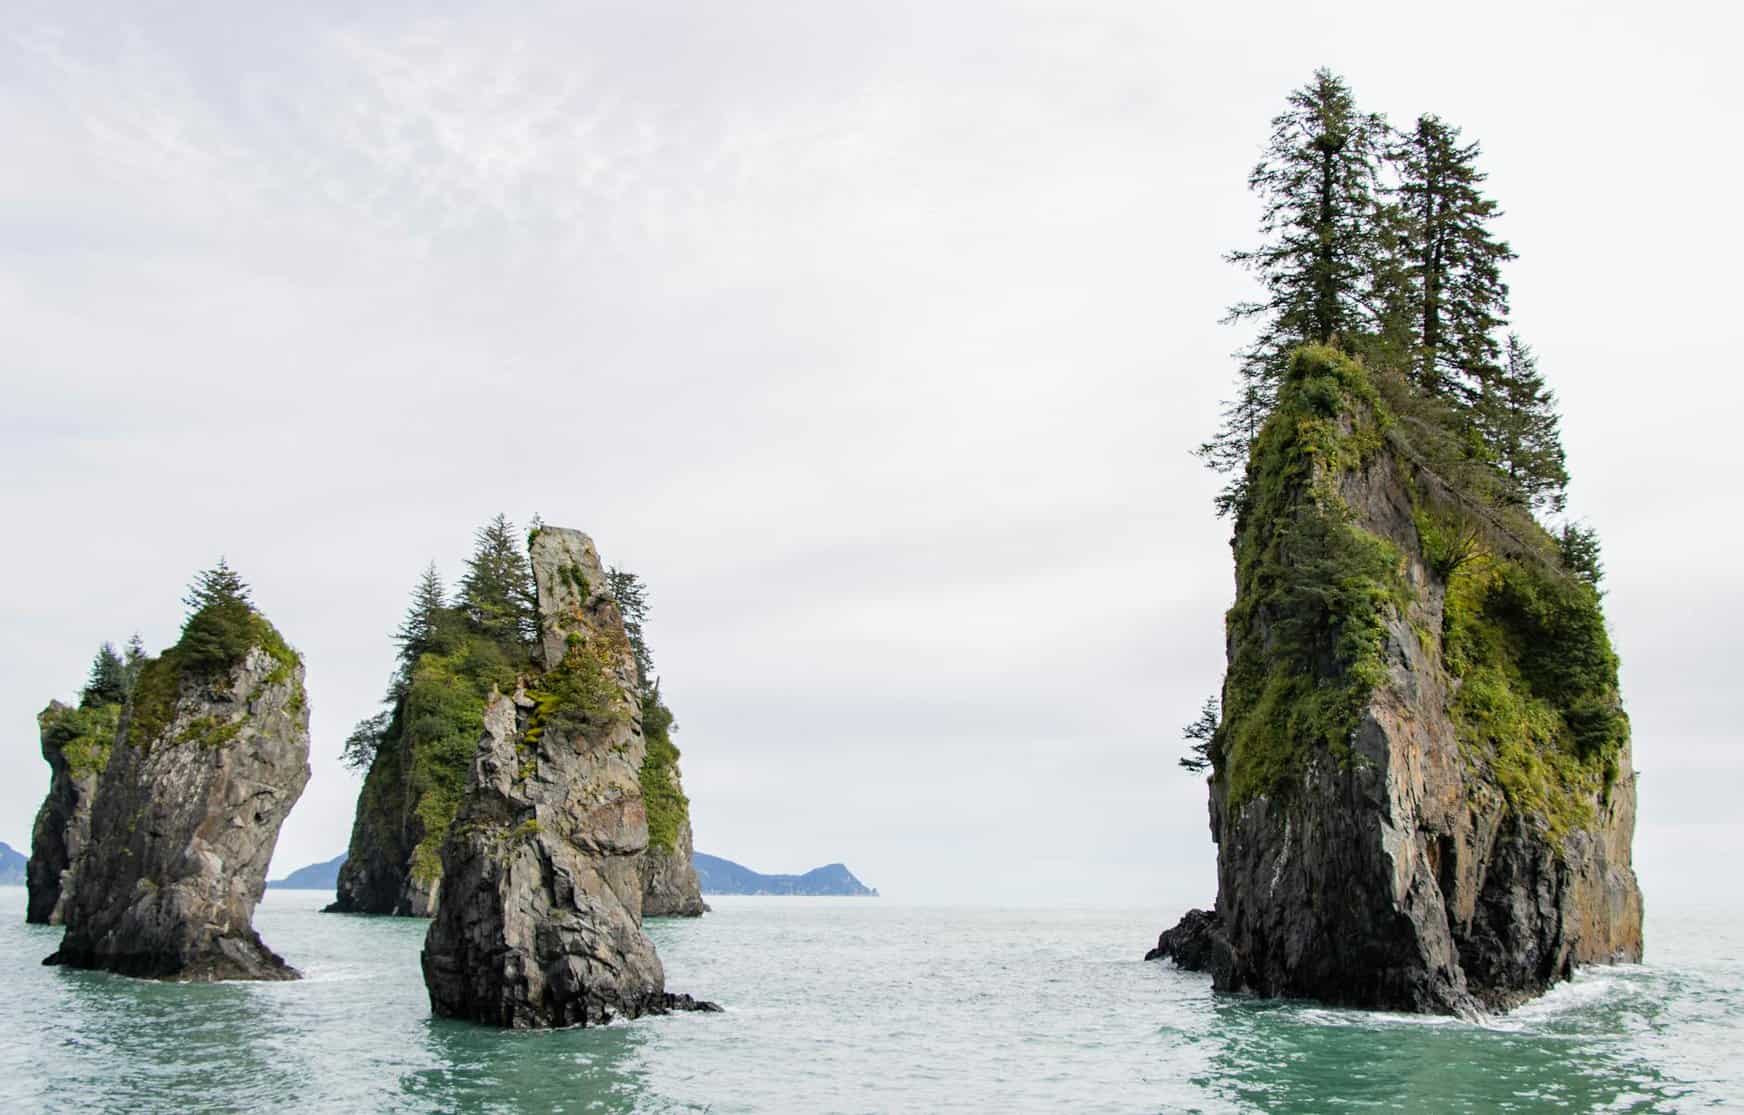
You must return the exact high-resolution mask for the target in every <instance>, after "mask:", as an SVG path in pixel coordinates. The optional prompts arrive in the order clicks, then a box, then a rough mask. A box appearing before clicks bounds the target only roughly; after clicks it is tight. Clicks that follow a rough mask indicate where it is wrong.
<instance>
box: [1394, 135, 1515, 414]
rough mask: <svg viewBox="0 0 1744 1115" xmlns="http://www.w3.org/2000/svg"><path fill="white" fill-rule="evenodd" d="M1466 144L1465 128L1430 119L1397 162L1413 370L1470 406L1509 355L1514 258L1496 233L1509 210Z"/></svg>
mask: <svg viewBox="0 0 1744 1115" xmlns="http://www.w3.org/2000/svg"><path fill="white" fill-rule="evenodd" d="M1459 138H1460V135H1459V129H1458V128H1456V127H1454V126H1453V125H1451V124H1448V123H1446V122H1445V121H1443V120H1441V119H1440V118H1439V117H1436V116H1433V115H1428V114H1425V115H1423V116H1420V117H1418V118H1417V125H1416V127H1415V128H1413V129H1412V130H1411V132H1410V133H1409V134H1408V135H1406V136H1404V137H1401V139H1400V141H1399V142H1397V143H1396V144H1395V145H1394V146H1393V148H1392V152H1391V155H1392V160H1393V164H1394V166H1395V167H1396V168H1397V169H1398V173H1399V186H1398V194H1399V205H1398V211H1399V214H1400V216H1401V217H1402V218H1403V234H1404V237H1405V239H1406V242H1407V244H1408V256H1409V259H1408V263H1407V266H1406V269H1405V274H1404V281H1405V286H1406V290H1407V297H1408V298H1409V302H1410V308H1411V311H1412V312H1411V316H1412V319H1413V321H1412V333H1413V340H1414V342H1415V348H1416V353H1415V357H1416V358H1415V359H1414V360H1413V362H1412V364H1413V367H1412V372H1413V375H1414V378H1415V379H1416V381H1417V383H1418V385H1419V387H1421V388H1422V389H1423V390H1424V391H1426V392H1427V393H1429V394H1431V395H1449V394H1453V395H1456V396H1463V398H1464V399H1465V400H1467V401H1470V400H1471V399H1472V398H1475V397H1476V396H1477V395H1478V394H1479V393H1480V392H1481V391H1482V390H1483V383H1484V381H1485V380H1486V379H1487V378H1488V377H1489V376H1491V375H1492V374H1493V373H1494V370H1495V369H1496V367H1497V364H1498V361H1499V359H1500V356H1501V352H1500V348H1499V346H1498V345H1497V343H1496V333H1497V331H1498V330H1500V329H1501V328H1502V326H1503V325H1505V324H1506V323H1507V319H1508V284H1507V283H1505V282H1503V281H1502V273H1501V268H1502V264H1503V263H1505V262H1507V261H1508V260H1511V259H1513V258H1514V252H1513V251H1512V249H1510V248H1509V247H1508V245H1507V243H1506V242H1504V241H1501V240H1498V239H1496V238H1495V237H1494V236H1493V235H1491V233H1490V230H1489V224H1490V222H1491V221H1492V220H1494V219H1495V218H1496V217H1497V216H1498V215H1499V214H1500V210H1499V209H1498V207H1497V205H1496V203H1495V202H1494V201H1493V200H1491V199H1490V198H1487V197H1485V196H1484V194H1483V193H1482V191H1481V190H1480V188H1479V187H1480V186H1482V184H1483V182H1484V179H1485V178H1486V175H1485V174H1484V173H1483V172H1482V171H1480V170H1478V168H1477V160H1478V156H1479V154H1480V149H1479V146H1478V144H1476V143H1475V142H1474V143H1467V144H1461V143H1460V141H1459Z"/></svg>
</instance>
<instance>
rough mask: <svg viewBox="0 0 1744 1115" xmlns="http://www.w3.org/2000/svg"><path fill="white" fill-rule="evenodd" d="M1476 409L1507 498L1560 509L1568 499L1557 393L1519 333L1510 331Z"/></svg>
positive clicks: (1534, 506) (1545, 508)
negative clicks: (1497, 368) (1502, 359)
mask: <svg viewBox="0 0 1744 1115" xmlns="http://www.w3.org/2000/svg"><path fill="white" fill-rule="evenodd" d="M1473 413H1474V417H1475V421H1476V424H1477V427H1478V429H1479V431H1480V432H1481V433H1482V435H1483V438H1484V441H1485V443H1486V444H1487V445H1488V446H1489V447H1490V449H1491V451H1492V452H1493V453H1494V454H1495V459H1496V467H1497V468H1498V469H1500V470H1501V473H1502V475H1503V476H1504V477H1505V478H1506V481H1507V483H1506V487H1505V491H1506V493H1507V495H1508V498H1510V499H1512V500H1513V501H1514V502H1516V503H1518V504H1520V505H1521V506H1524V507H1528V508H1531V509H1532V510H1534V511H1541V510H1542V511H1561V510H1563V508H1564V507H1565V506H1566V505H1567V503H1568V494H1567V489H1568V466H1567V459H1566V457H1565V456H1564V454H1563V450H1562V420H1561V418H1560V416H1559V415H1558V414H1557V412H1556V393H1555V392H1553V391H1551V390H1550V388H1549V387H1548V386H1547V385H1546V384H1545V382H1544V377H1543V375H1541V374H1540V373H1539V371H1538V358H1537V357H1536V356H1535V355H1533V352H1532V349H1531V347H1530V346H1528V345H1527V344H1526V342H1524V341H1522V340H1521V339H1520V337H1519V335H1518V334H1514V333H1510V334H1509V335H1508V346H1507V358H1506V362H1505V363H1504V365H1503V366H1502V368H1501V370H1500V371H1499V372H1498V373H1496V374H1495V375H1494V376H1492V377H1491V378H1490V380H1489V381H1488V382H1486V383H1484V384H1483V385H1482V386H1481V388H1480V390H1479V394H1478V396H1477V399H1476V401H1475V402H1474V404H1473Z"/></svg>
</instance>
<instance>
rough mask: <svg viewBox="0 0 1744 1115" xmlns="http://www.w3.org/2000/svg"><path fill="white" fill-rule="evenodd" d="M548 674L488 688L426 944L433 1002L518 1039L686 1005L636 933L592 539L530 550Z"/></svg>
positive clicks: (632, 731) (636, 895)
mask: <svg viewBox="0 0 1744 1115" xmlns="http://www.w3.org/2000/svg"><path fill="white" fill-rule="evenodd" d="M531 558H532V566H533V573H534V578H535V582H536V585H537V590H538V603H539V620H540V625H541V644H540V646H541V654H542V656H543V660H544V665H545V667H546V669H545V671H544V672H543V673H542V674H539V675H538V676H535V677H532V678H529V679H527V680H526V685H525V687H524V688H522V689H518V690H517V691H516V692H515V693H514V694H512V695H503V694H496V695H495V696H493V698H492V700H491V701H490V704H489V706H488V707H487V709H486V712H485V729H484V733H483V736H482V738H481V739H480V741H479V746H478V751H477V753H476V755H475V756H474V759H473V765H472V770H471V772H470V774H469V776H468V781H467V788H466V792H465V795H464V797H463V798H462V801H461V805H460V810H459V813H458V814H457V815H456V818H455V821H454V824H453V825H452V826H451V828H450V829H449V835H448V839H447V842H446V843H445V845H444V846H443V850H442V866H443V872H442V878H443V883H442V894H441V901H440V903H439V905H438V908H437V911H436V916H435V919H434V920H433V921H432V922H431V924H430V930H429V933H428V935H427V936H426V938H425V944H424V952H423V957H422V959H423V967H424V982H425V985H426V986H427V987H428V989H429V992H430V1004H431V1008H432V1009H433V1010H434V1011H435V1013H436V1014H438V1015H441V1016H444V1017H453V1018H465V1019H471V1020H474V1021H477V1022H484V1023H488V1024H491V1025H496V1026H504V1027H513V1028H517V1029H526V1028H537V1027H551V1026H572V1025H597V1024H600V1023H603V1022H606V1021H608V1020H610V1019H612V1018H633V1017H636V1016H637V1015H642V1014H650V1013H664V1012H665V1011H668V1010H672V1009H682V1008H685V1007H687V1006H691V1007H694V1004H690V1003H687V1002H686V1001H685V1000H684V999H683V998H682V997H674V996H669V995H668V994H666V991H665V973H664V971H663V970H662V968H661V966H660V959H659V957H658V956H656V955H655V952H654V946H653V944H652V943H651V942H650V941H649V940H648V938H647V937H646V936H645V935H644V934H643V932H642V927H641V921H642V879H641V872H640V867H641V859H642V854H643V852H644V850H645V849H646V848H647V844H648V823H647V816H646V813H645V810H644V806H643V802H642V791H641V784H640V781H639V779H638V772H639V771H640V769H641V765H642V759H643V753H644V747H645V744H644V741H643V738H642V732H641V725H640V722H639V716H640V711H639V709H640V706H639V702H638V700H637V699H636V691H637V686H636V663H635V658H634V655H633V654H632V652H631V649H630V645H629V641H628V639H627V637H626V636H625V633H624V626H623V618H622V616H621V615H620V614H619V612H618V607H617V605H616V604H615V603H614V602H613V601H612V599H611V597H610V595H609V594H608V593H607V592H606V591H605V590H606V580H605V573H604V570H603V569H602V568H601V566H600V561H599V556H598V554H597V552H596V551H595V549H594V546H593V542H592V541H591V540H590V539H589V538H588V537H587V536H586V535H585V534H582V533H581V532H579V531H574V530H565V529H561V528H554V527H546V528H544V529H543V530H542V531H541V532H540V533H539V534H538V535H537V536H536V537H535V539H534V541H533V544H532V553H531Z"/></svg>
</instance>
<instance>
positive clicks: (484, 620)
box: [460, 515, 538, 645]
mask: <svg viewBox="0 0 1744 1115" xmlns="http://www.w3.org/2000/svg"><path fill="white" fill-rule="evenodd" d="M476 542H477V545H476V548H475V549H474V550H473V554H472V557H471V558H470V559H469V560H468V561H467V563H466V576H465V577H463V578H462V579H461V582H460V606H461V609H462V610H463V611H464V612H465V613H466V616H467V618H468V620H470V621H471V623H472V625H473V627H474V628H475V629H476V630H478V631H480V632H482V633H483V634H485V635H487V636H489V637H490V638H492V639H495V640H496V641H498V642H500V643H503V644H505V645H509V644H529V643H531V642H532V641H533V640H534V639H535V638H537V637H538V624H537V622H536V619H535V612H534V609H535V605H534V596H533V576H532V572H531V571H530V570H529V569H528V567H527V555H526V554H525V553H524V552H523V551H522V549H521V540H520V539H519V538H517V537H516V534H515V525H514V524H513V523H511V522H509V519H508V516H506V515H498V516H496V517H495V518H494V519H492V520H491V521H490V522H488V523H486V524H485V525H484V526H483V527H480V528H479V531H478V535H477V538H476Z"/></svg>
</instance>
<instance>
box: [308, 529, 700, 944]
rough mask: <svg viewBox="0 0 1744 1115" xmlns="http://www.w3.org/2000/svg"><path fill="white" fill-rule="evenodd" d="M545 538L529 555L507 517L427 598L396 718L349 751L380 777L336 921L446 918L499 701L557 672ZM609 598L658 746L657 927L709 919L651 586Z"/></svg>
mask: <svg viewBox="0 0 1744 1115" xmlns="http://www.w3.org/2000/svg"><path fill="white" fill-rule="evenodd" d="M539 533H540V530H539V529H537V528H536V529H535V531H534V532H533V533H532V534H531V535H529V536H528V543H527V547H526V548H523V546H522V543H521V538H520V537H519V536H518V535H517V534H516V532H515V529H514V526H513V525H512V524H511V523H510V522H509V521H508V520H507V519H506V518H505V517H503V516H500V515H499V516H497V517H496V518H495V519H493V520H492V521H491V522H489V523H487V524H485V526H484V527H482V528H481V529H480V530H479V531H478V533H477V536H476V542H477V548H476V549H475V551H474V553H473V555H472V557H471V558H470V559H469V560H468V562H467V572H466V575H465V577H464V578H462V580H461V583H460V585H459V591H458V592H457V593H455V594H453V595H452V596H451V595H450V593H449V592H448V590H447V589H446V588H444V586H443V585H442V582H441V580H440V578H439V577H438V576H437V574H436V571H435V568H434V566H432V567H431V568H430V569H429V570H427V571H426V572H425V574H424V576H423V578H422V579H421V581H420V582H419V584H418V586H417V588H416V589H415V590H414V591H413V594H412V603H411V607H410V608H409V609H408V612H407V616H406V620H405V623H404V624H403V625H402V628H401V630H400V632H398V634H397V638H396V641H397V642H398V643H399V647H400V661H399V667H398V670H397V671H396V673H395V676H394V680H393V682H392V684H391V685H390V688H389V691H388V693H387V694H386V696H385V697H384V699H383V705H384V711H383V712H382V713H381V714H380V715H378V716H375V717H371V718H370V719H368V720H365V721H364V722H362V723H360V724H359V725H358V726H357V729H356V731H354V732H353V734H352V737H351V740H350V741H348V743H347V745H346V754H347V759H348V761H349V762H350V763H351V764H352V765H353V766H356V767H360V768H365V769H366V771H367V773H366V774H365V777H364V783H363V789H362V792H361V793H359V795H358V799H357V815H356V818H355V820H354V822H353V824H352V829H351V843H350V847H349V850H348V855H347V858H346V862H345V866H344V867H343V868H341V870H340V873H339V881H338V886H337V894H336V896H335V900H334V902H333V904H332V905H330V906H328V907H327V909H328V910H329V911H330V912H335V913H357V914H397V915H401V916H412V917H429V916H431V915H432V914H433V913H434V912H435V910H436V906H437V900H438V896H439V895H440V893H441V890H442V886H443V866H442V847H443V844H444V842H445V841H446V840H447V837H448V830H449V827H450V826H451V825H452V824H453V823H454V819H455V815H456V811H457V810H458V808H459V804H460V797H461V793H462V791H463V790H464V789H465V787H466V784H467V778H468V772H469V770H470V769H471V766H472V760H473V751H474V745H475V743H476V742H477V740H478V738H479V736H480V735H481V734H482V732H483V730H484V716H485V706H486V704H487V702H488V701H489V700H490V698H491V695H492V694H493V693H510V694H512V693H513V691H514V688H515V685H516V679H517V677H518V676H519V675H521V674H523V673H525V672H526V671H528V670H534V671H541V672H542V671H543V670H544V668H545V657H544V656H545V653H546V652H545V648H544V647H543V645H542V642H543V640H542V637H541V636H540V634H539V632H538V630H537V627H538V623H537V620H536V617H535V616H534V615H533V612H534V610H535V609H534V607H533V605H532V604H531V601H532V600H533V599H534V598H535V597H536V595H537V593H536V590H535V588H534V578H533V574H532V569H531V566H530V565H529V563H528V555H527V550H528V549H530V547H531V544H532V542H531V540H532V539H533V538H536V537H537V535H538V534H539ZM596 587H597V586H596ZM603 591H604V592H605V593H606V594H607V595H609V596H610V597H611V599H612V601H613V602H614V603H616V604H617V605H618V609H619V613H620V617H621V619H622V621H623V623H622V626H623V630H624V632H625V636H626V637H627V638H628V640H629V643H630V647H631V650H632V654H633V657H634V661H635V674H636V678H637V688H636V691H635V699H636V701H637V704H638V709H639V712H638V713H637V714H636V715H638V716H639V717H640V720H641V724H642V727H643V739H644V743H645V745H646V747H645V753H644V757H643V760H642V769H641V771H640V772H639V776H640V780H641V784H642V797H643V804H644V806H645V808H646V812H647V815H648V832H649V840H648V850H647V853H646V855H645V858H643V859H642V860H641V861H640V864H639V871H640V874H641V878H642V881H643V888H644V895H643V913H644V914H645V915H647V916H650V917H665V916H695V915H698V914H701V913H703V912H704V911H705V910H707V908H708V907H707V906H705V905H704V904H703V901H702V892H701V889H700V888H699V886H698V885H697V882H696V872H695V870H694V869H693V868H692V867H691V863H690V850H691V834H690V801H689V799H688V798H687V797H686V796H685V793H684V786H683V782H682V781H681V778H680V775H679V770H678V761H679V752H678V748H677V747H676V746H675V745H674V744H673V742H672V734H673V732H674V731H675V730H676V725H674V724H673V722H672V713H671V712H670V711H669V710H668V709H667V708H666V706H665V703H664V701H663V699H662V698H661V695H660V689H659V685H658V682H657V681H656V679H655V678H654V677H653V669H652V659H651V656H650V654H649V651H648V646H647V643H646V641H645V640H644V639H643V636H642V622H643V620H644V619H645V617H646V614H647V610H648V598H647V592H646V590H645V589H644V587H643V586H642V583H641V581H640V579H639V578H637V577H636V576H635V575H634V574H631V573H627V572H625V571H623V570H619V569H608V570H606V572H605V576H604V581H603Z"/></svg>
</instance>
